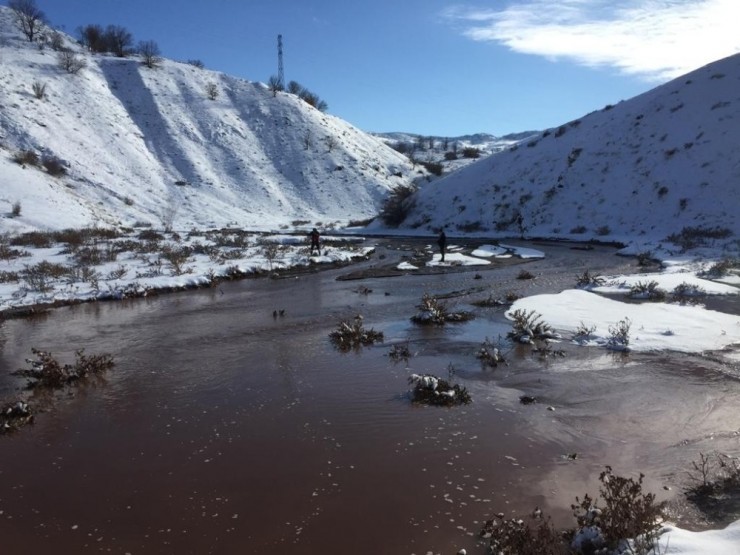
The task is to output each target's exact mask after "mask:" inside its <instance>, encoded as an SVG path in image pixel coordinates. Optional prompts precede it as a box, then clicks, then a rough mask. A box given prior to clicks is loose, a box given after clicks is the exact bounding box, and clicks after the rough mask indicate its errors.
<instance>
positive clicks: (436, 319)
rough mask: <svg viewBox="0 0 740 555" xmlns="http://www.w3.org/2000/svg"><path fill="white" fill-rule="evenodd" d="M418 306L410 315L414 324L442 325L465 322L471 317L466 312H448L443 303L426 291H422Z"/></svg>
mask: <svg viewBox="0 0 740 555" xmlns="http://www.w3.org/2000/svg"><path fill="white" fill-rule="evenodd" d="M418 308H419V312H417V313H416V314H415V315H414V316H412V317H411V321H412V322H414V323H415V324H422V325H428V324H435V325H438V326H442V325H444V324H445V323H446V322H465V321H467V320H470V319H472V317H473V315H472V314H470V313H467V312H450V311H449V310H447V305H446V304H445V303H443V302H440V301H439V300H437V298H436V297H433V296H432V295H429V294H428V293H424V295H423V296H422V298H421V304H420V305H419V306H418Z"/></svg>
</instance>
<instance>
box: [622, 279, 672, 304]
mask: <svg viewBox="0 0 740 555" xmlns="http://www.w3.org/2000/svg"><path fill="white" fill-rule="evenodd" d="M629 296H630V297H632V298H633V299H647V300H649V301H664V300H665V298H666V292H665V290H664V289H661V288H660V287H659V286H658V282H657V281H647V282H646V281H638V282H637V283H636V284H634V285H633V286H632V287H630V292H629Z"/></svg>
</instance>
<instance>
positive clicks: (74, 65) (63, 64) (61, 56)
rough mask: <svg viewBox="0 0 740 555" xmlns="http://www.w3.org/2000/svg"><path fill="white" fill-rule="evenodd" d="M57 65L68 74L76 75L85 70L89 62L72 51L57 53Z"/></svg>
mask: <svg viewBox="0 0 740 555" xmlns="http://www.w3.org/2000/svg"><path fill="white" fill-rule="evenodd" d="M57 64H59V67H60V68H62V69H63V70H64V71H66V72H67V73H72V74H75V73H78V72H79V71H80V70H81V69H82V68H84V67H85V65H86V64H87V62H85V60H84V59H83V58H79V57H78V56H77V55H76V54H75V53H74V52H72V51H71V50H62V51H61V52H58V53H57Z"/></svg>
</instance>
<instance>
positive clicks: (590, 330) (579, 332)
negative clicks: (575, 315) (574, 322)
mask: <svg viewBox="0 0 740 555" xmlns="http://www.w3.org/2000/svg"><path fill="white" fill-rule="evenodd" d="M594 333H596V326H595V325H592V326H587V325H586V324H584V323H583V322H581V323H580V324H578V327H576V331H575V332H574V333H573V340H574V341H578V342H584V341H588V340H589V339H591V338H592V337H593V336H594Z"/></svg>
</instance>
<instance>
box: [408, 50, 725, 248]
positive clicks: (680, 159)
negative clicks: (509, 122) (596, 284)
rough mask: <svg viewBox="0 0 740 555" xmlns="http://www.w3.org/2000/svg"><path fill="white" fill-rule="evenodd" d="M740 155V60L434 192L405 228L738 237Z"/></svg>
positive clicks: (607, 111)
mask: <svg viewBox="0 0 740 555" xmlns="http://www.w3.org/2000/svg"><path fill="white" fill-rule="evenodd" d="M738 145H740V55H735V56H732V57H730V58H726V59H723V60H720V61H718V62H715V63H713V64H710V65H708V66H706V67H704V68H701V69H699V70H697V71H694V72H692V73H690V74H688V75H686V76H684V77H681V78H678V79H676V80H674V81H671V82H669V83H667V84H665V85H662V86H660V87H658V88H655V89H653V90H651V91H649V92H647V93H645V94H642V95H640V96H638V97H635V98H633V99H631V100H628V101H623V102H621V103H619V104H618V105H616V106H607V107H605V108H604V109H602V110H601V111H598V112H594V113H591V114H589V115H587V116H585V117H583V118H581V119H579V120H576V121H572V122H569V123H567V124H565V125H563V126H561V127H559V128H554V129H550V130H548V131H545V132H544V133H541V134H540V135H539V137H536V138H534V139H530V140H525V141H524V142H522V143H520V144H518V145H516V146H514V147H511V148H510V149H508V150H506V151H505V152H501V153H498V154H494V155H492V156H490V157H488V158H486V159H484V160H481V161H479V162H476V163H475V164H472V165H470V166H468V167H467V168H464V169H462V170H461V171H459V172H457V173H454V174H451V175H449V176H447V177H445V178H442V179H439V180H436V181H434V182H432V183H431V184H429V185H427V186H425V187H424V188H422V190H421V191H420V192H419V193H418V195H417V196H416V203H415V208H414V209H413V210H412V211H411V214H410V216H409V217H408V218H407V220H406V222H405V224H404V226H405V227H406V228H421V229H434V228H436V227H438V226H441V225H447V226H449V229H450V230H451V231H452V232H453V233H455V232H463V231H467V232H475V233H485V234H487V235H496V234H498V235H502V236H506V235H520V234H522V235H525V236H530V237H534V236H537V237H571V238H577V239H591V238H597V239H601V240H607V241H613V240H616V241H625V242H630V241H631V240H633V241H634V240H636V239H637V240H639V239H640V238H642V239H644V240H645V241H649V240H652V241H655V240H657V241H660V240H663V239H664V238H665V237H666V236H667V235H668V234H670V233H673V232H677V231H680V230H681V229H683V228H684V227H686V226H692V227H696V226H702V227H712V228H714V227H721V228H727V229H730V230H732V231H733V232H734V234H735V236H737V234H738V232H740V218H738V217H737V214H738V213H739V212H740V149H739V148H738ZM579 228H580V229H579Z"/></svg>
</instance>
